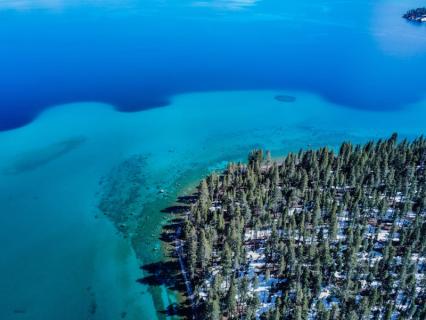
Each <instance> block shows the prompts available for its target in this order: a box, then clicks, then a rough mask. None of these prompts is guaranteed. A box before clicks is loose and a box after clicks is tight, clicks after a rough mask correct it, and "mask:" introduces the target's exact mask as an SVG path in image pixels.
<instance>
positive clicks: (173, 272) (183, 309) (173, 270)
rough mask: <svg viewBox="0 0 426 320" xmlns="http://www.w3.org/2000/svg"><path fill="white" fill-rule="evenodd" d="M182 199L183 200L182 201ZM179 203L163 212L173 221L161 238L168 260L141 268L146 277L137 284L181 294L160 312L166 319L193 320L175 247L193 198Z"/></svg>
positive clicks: (179, 200) (187, 198)
mask: <svg viewBox="0 0 426 320" xmlns="http://www.w3.org/2000/svg"><path fill="white" fill-rule="evenodd" d="M181 198H182V199H181ZM181 198H179V199H178V201H177V202H178V203H177V204H176V205H174V206H171V207H168V208H165V209H163V210H162V212H164V213H169V214H171V215H176V216H171V219H170V220H169V221H168V223H167V224H165V225H164V226H163V228H162V233H161V235H160V237H159V239H160V241H162V242H163V244H165V248H166V252H165V256H166V258H165V259H163V260H162V261H158V262H154V263H148V264H145V265H143V266H142V267H141V269H142V270H143V271H144V274H145V276H144V277H143V278H140V279H138V280H137V282H139V283H141V284H143V285H148V286H150V287H156V286H166V287H167V288H168V289H169V290H171V291H175V292H177V293H179V297H180V298H181V299H179V301H178V302H177V303H172V304H170V305H169V306H167V307H166V308H165V310H161V311H159V313H161V314H164V315H165V317H169V316H177V317H179V318H182V319H192V308H191V305H190V303H189V299H188V297H187V292H186V285H185V281H184V278H183V276H182V273H181V266H180V263H179V259H178V256H177V253H176V250H175V247H174V242H175V241H176V239H177V234H176V232H177V230H178V229H179V226H180V225H181V224H182V221H183V214H184V213H185V212H187V211H188V210H189V203H190V202H189V201H192V200H191V199H192V198H191V197H181Z"/></svg>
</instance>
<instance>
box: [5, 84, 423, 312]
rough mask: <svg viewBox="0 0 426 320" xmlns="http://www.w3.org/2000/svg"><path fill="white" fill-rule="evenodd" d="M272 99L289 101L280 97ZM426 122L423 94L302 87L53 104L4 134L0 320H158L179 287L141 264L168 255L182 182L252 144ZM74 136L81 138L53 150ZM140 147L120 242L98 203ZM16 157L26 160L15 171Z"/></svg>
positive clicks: (332, 140)
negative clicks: (398, 99)
mask: <svg viewBox="0 0 426 320" xmlns="http://www.w3.org/2000/svg"><path fill="white" fill-rule="evenodd" d="M277 95H290V96H294V97H295V98H296V99H295V101H294V102H291V103H288V102H282V101H277V100H276V99H275V97H276V96H277ZM424 119H426V101H421V102H419V103H417V104H413V105H407V106H405V107H404V108H402V109H399V110H395V111H392V112H390V111H387V112H384V111H368V110H361V109H351V108H344V107H342V106H339V105H335V104H331V103H329V102H327V101H326V100H324V99H322V98H320V97H318V96H315V95H312V94H308V93H305V92H298V91H218V92H205V93H193V94H185V95H179V96H176V97H174V98H173V100H172V103H171V105H170V106H168V107H166V108H157V109H150V110H146V111H141V112H137V113H120V112H117V111H115V110H114V108H113V107H112V106H108V105H104V104H96V103H78V104H72V105H63V106H56V107H55V108H51V109H49V110H47V111H45V112H44V113H43V114H42V115H41V116H40V117H39V118H38V119H36V120H35V121H34V122H33V123H31V124H29V125H27V126H25V127H22V128H19V129H15V130H11V131H6V132H2V133H0V145H1V148H0V175H1V176H0V177H1V178H0V212H1V213H2V214H1V216H0V228H1V232H0V243H3V244H7V245H4V246H2V251H3V257H6V259H2V262H1V264H0V275H1V283H2V286H1V287H0V296H1V297H2V299H0V318H1V319H58V318H61V319H85V318H89V319H119V318H120V317H121V316H123V315H125V319H156V318H157V317H159V318H162V317H164V313H162V312H161V311H164V310H165V309H166V308H167V306H169V305H170V304H171V303H173V302H174V301H175V300H176V297H175V293H174V292H171V291H170V290H168V289H167V288H166V287H165V286H164V285H161V286H156V285H154V286H148V285H147V283H146V281H145V282H144V281H141V279H144V278H145V277H146V276H148V275H147V274H144V272H143V271H142V270H141V269H140V267H141V266H142V265H146V264H150V263H154V262H157V261H161V260H162V259H163V256H162V251H161V250H156V249H155V248H160V242H159V240H158V236H159V234H160V232H161V224H162V223H163V222H164V218H165V217H166V216H167V214H165V213H161V212H160V210H161V209H163V208H165V207H167V206H168V205H170V204H171V203H172V202H173V200H174V199H175V197H176V195H177V193H181V192H185V190H184V189H185V187H186V186H188V185H189V184H190V183H192V182H193V181H195V180H197V179H199V178H200V177H202V175H204V174H206V173H207V172H208V171H210V170H216V169H220V168H222V167H223V166H224V165H225V163H226V161H231V160H232V161H238V160H244V159H245V157H246V155H247V153H248V152H249V151H250V150H251V149H252V148H255V147H262V148H267V149H269V150H271V151H272V152H273V155H276V156H279V155H282V154H284V153H287V152H289V151H298V149H299V148H302V147H304V148H306V147H319V146H322V145H328V146H330V147H334V146H337V145H338V144H340V142H341V141H342V140H351V141H354V142H364V141H366V140H367V139H371V138H382V137H387V136H389V135H390V134H391V133H392V132H394V131H397V132H399V134H400V136H401V137H407V138H413V137H415V136H417V135H419V134H424V133H426V124H425V122H424ZM69 141H80V143H78V145H73V147H72V148H65V147H60V148H58V146H64V145H66V146H67V145H68V144H67V142H69ZM58 150H59V151H61V152H59V151H58ZM63 150H67V152H63ZM135 155H140V156H141V157H143V159H144V160H143V162H142V164H141V165H140V170H141V172H142V173H141V175H140V177H141V179H140V180H141V182H140V186H141V187H140V194H139V195H138V201H139V202H140V203H139V204H138V208H139V209H140V212H138V213H140V214H141V217H140V219H138V220H137V222H134V223H136V224H137V225H135V226H134V230H135V231H134V232H133V233H132V236H131V237H130V238H127V239H124V238H123V236H122V235H119V234H118V232H117V229H116V228H115V227H114V225H113V223H112V222H111V221H110V220H109V219H108V218H107V217H104V216H103V215H102V214H100V213H99V211H98V209H97V206H98V204H99V200H100V198H101V196H102V192H103V191H104V182H105V179H106V177H110V178H111V173H112V174H113V177H116V178H117V177H123V176H124V177H126V175H125V174H123V173H120V174H118V175H117V174H115V175H114V172H115V171H114V168H117V166H118V167H119V166H120V165H121V164H122V163H123V161H128V160H129V159H133V158H134V156H135ZM22 163H24V164H28V163H29V164H31V165H24V166H23V167H24V168H25V170H15V171H10V168H20V167H22ZM34 163H35V164H36V165H33V164H34ZM130 163H131V162H130ZM111 170H112V171H111ZM107 179H108V178H107ZM117 179H119V178H117ZM120 179H121V178H120ZM124 179H128V178H124ZM101 181H103V183H100V182H101ZM160 189H164V190H165V191H166V192H165V193H164V194H162V193H159V190H160ZM118 192H119V191H118ZM132 210H133V209H132ZM145 279H146V278H145ZM138 280H139V281H138ZM157 311H158V313H157ZM123 312H125V314H123Z"/></svg>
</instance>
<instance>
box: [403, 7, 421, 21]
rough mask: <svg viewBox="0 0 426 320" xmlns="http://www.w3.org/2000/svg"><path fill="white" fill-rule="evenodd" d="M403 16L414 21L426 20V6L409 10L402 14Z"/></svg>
mask: <svg viewBox="0 0 426 320" xmlns="http://www.w3.org/2000/svg"><path fill="white" fill-rule="evenodd" d="M402 17H403V18H405V19H407V20H409V21H414V22H420V23H421V22H426V8H417V9H413V10H409V11H408V12H407V13H406V14H404V15H403V16H402Z"/></svg>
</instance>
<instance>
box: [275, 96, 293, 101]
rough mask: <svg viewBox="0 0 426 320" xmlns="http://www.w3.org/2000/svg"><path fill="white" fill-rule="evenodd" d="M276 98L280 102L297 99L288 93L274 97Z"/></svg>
mask: <svg viewBox="0 0 426 320" xmlns="http://www.w3.org/2000/svg"><path fill="white" fill-rule="evenodd" d="M274 98H275V100H277V101H279V102H294V101H296V97H293V96H288V95H277V96H275V97H274Z"/></svg>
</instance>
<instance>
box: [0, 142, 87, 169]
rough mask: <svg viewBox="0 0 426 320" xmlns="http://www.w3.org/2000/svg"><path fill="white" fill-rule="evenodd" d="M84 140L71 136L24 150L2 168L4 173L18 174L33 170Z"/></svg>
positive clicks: (72, 148)
mask: <svg viewBox="0 0 426 320" xmlns="http://www.w3.org/2000/svg"><path fill="white" fill-rule="evenodd" d="M85 141H86V138H85V137H82V136H80V137H73V138H70V139H67V140H63V141H60V142H57V143H54V144H51V145H49V146H46V147H43V148H39V149H36V150H32V151H28V152H24V153H22V154H20V155H18V156H17V157H16V160H15V161H14V163H13V164H12V165H11V166H10V167H8V168H6V170H4V173H5V174H20V173H23V172H27V171H33V170H35V169H37V168H39V167H42V166H44V165H46V164H48V163H50V162H51V161H54V160H56V159H58V158H59V157H61V156H63V155H65V154H67V153H69V152H71V151H73V150H74V149H76V148H78V147H79V146H80V145H82V144H83V143H84V142H85Z"/></svg>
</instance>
